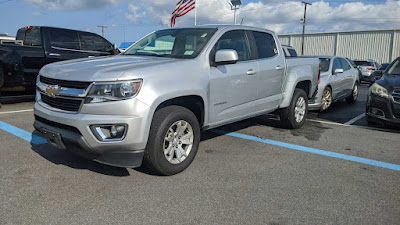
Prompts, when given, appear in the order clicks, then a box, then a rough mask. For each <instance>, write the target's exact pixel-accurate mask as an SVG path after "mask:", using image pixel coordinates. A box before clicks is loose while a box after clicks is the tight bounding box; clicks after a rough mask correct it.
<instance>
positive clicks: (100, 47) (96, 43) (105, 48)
mask: <svg viewBox="0 0 400 225" xmlns="http://www.w3.org/2000/svg"><path fill="white" fill-rule="evenodd" d="M79 37H80V39H81V45H82V50H87V51H96V52H110V51H112V50H113V47H112V45H111V44H110V43H109V42H108V41H106V40H105V39H104V38H102V37H100V36H98V35H95V34H91V33H80V34H79Z"/></svg>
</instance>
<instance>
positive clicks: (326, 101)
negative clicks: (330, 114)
mask: <svg viewBox="0 0 400 225" xmlns="http://www.w3.org/2000/svg"><path fill="white" fill-rule="evenodd" d="M321 103H322V105H321V109H320V111H321V112H322V111H325V110H327V109H328V108H329V107H330V106H331V104H332V89H331V88H330V87H326V88H325V90H324V92H323V93H322V99H321Z"/></svg>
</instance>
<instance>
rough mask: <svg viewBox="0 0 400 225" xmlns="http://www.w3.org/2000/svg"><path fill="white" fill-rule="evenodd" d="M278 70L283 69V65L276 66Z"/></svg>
mask: <svg viewBox="0 0 400 225" xmlns="http://www.w3.org/2000/svg"><path fill="white" fill-rule="evenodd" d="M275 69H276V70H283V67H282V66H280V65H279V66H276V68H275Z"/></svg>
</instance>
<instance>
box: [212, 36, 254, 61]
mask: <svg viewBox="0 0 400 225" xmlns="http://www.w3.org/2000/svg"><path fill="white" fill-rule="evenodd" d="M223 49H233V50H236V52H237V54H238V56H239V61H247V60H249V59H250V51H249V45H248V42H247V37H246V34H245V32H244V31H242V30H234V31H228V32H226V33H225V34H224V35H222V37H221V38H220V39H219V40H218V42H217V44H216V45H215V52H217V51H218V50H223Z"/></svg>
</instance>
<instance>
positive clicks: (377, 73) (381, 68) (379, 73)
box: [369, 63, 390, 85]
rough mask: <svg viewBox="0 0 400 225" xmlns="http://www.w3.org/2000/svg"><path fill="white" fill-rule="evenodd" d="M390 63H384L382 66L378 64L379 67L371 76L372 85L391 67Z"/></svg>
mask: <svg viewBox="0 0 400 225" xmlns="http://www.w3.org/2000/svg"><path fill="white" fill-rule="evenodd" d="M389 65H390V63H382V64H381V65H380V66H378V69H377V70H375V71H374V72H373V73H372V74H371V77H370V80H369V83H370V85H372V84H373V83H375V81H377V80H379V79H381V78H382V74H383V72H385V70H386V69H387V68H388V67H389Z"/></svg>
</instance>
